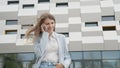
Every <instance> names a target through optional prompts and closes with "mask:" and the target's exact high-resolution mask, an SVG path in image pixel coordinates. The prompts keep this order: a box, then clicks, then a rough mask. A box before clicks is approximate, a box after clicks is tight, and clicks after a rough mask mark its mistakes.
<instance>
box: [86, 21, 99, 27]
mask: <svg viewBox="0 0 120 68" xmlns="http://www.w3.org/2000/svg"><path fill="white" fill-rule="evenodd" d="M95 26H98V22H85V27H95Z"/></svg>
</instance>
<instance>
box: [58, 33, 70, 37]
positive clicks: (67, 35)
mask: <svg viewBox="0 0 120 68" xmlns="http://www.w3.org/2000/svg"><path fill="white" fill-rule="evenodd" d="M59 34H63V35H65V37H69V33H59Z"/></svg>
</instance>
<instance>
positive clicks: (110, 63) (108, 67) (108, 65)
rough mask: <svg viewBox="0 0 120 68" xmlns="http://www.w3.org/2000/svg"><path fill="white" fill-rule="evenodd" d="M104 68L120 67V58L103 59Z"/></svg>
mask: <svg viewBox="0 0 120 68" xmlns="http://www.w3.org/2000/svg"><path fill="white" fill-rule="evenodd" d="M103 68H120V62H119V61H118V60H103Z"/></svg>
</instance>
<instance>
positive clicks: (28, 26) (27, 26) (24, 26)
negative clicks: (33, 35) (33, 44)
mask: <svg viewBox="0 0 120 68" xmlns="http://www.w3.org/2000/svg"><path fill="white" fill-rule="evenodd" d="M32 26H33V24H25V25H22V26H21V29H28V28H30V27H32Z"/></svg>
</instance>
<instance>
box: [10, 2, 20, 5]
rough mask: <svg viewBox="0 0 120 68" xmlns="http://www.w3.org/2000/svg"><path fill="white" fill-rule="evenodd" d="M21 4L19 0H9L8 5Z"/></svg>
mask: <svg viewBox="0 0 120 68" xmlns="http://www.w3.org/2000/svg"><path fill="white" fill-rule="evenodd" d="M12 4H19V1H8V5H12Z"/></svg>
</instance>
